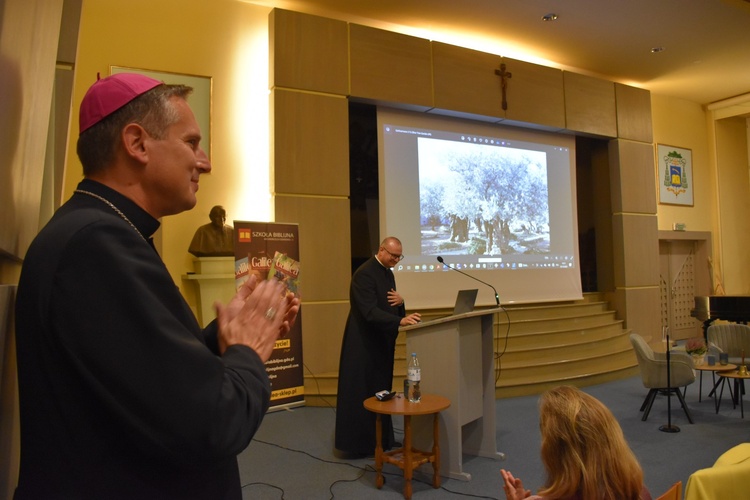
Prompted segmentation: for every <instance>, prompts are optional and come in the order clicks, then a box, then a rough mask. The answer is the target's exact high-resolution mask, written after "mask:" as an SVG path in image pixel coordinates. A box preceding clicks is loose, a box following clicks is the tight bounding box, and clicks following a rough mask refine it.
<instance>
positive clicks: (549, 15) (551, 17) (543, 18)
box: [542, 12, 557, 21]
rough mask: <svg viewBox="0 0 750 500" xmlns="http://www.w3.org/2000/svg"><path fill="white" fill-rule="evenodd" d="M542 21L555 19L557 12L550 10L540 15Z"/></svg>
mask: <svg viewBox="0 0 750 500" xmlns="http://www.w3.org/2000/svg"><path fill="white" fill-rule="evenodd" d="M542 21H557V14H554V13H552V12H550V13H549V14H545V15H543V16H542Z"/></svg>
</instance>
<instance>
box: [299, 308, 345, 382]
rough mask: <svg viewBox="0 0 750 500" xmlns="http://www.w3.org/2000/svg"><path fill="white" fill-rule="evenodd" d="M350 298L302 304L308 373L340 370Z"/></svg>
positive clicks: (316, 373) (306, 371) (304, 348)
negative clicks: (340, 300)
mask: <svg viewBox="0 0 750 500" xmlns="http://www.w3.org/2000/svg"><path fill="white" fill-rule="evenodd" d="M348 314H349V301H348V300H347V301H345V302H328V303H317V302H316V303H312V304H308V303H305V304H303V306H302V332H303V335H302V351H303V352H304V359H305V367H306V369H305V373H306V375H309V374H310V372H312V374H313V375H314V376H315V375H319V374H324V373H332V372H334V373H337V372H338V370H339V355H340V353H341V339H342V338H343V336H344V327H345V326H346V317H347V315H348Z"/></svg>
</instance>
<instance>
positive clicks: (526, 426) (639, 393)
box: [239, 374, 750, 500]
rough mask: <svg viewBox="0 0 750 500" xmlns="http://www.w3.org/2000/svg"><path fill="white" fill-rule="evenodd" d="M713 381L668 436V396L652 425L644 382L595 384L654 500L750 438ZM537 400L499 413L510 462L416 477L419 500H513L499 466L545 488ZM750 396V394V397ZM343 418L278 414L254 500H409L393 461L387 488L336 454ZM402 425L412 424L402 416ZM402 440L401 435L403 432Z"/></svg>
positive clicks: (267, 425)
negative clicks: (718, 398) (452, 475)
mask: <svg viewBox="0 0 750 500" xmlns="http://www.w3.org/2000/svg"><path fill="white" fill-rule="evenodd" d="M710 386H711V376H710V374H704V376H703V391H702V396H703V397H702V401H701V402H699V401H698V379H696V382H695V383H694V384H693V385H691V386H689V387H688V390H687V396H686V401H687V404H688V406H689V408H690V411H691V413H692V416H693V420H694V422H695V423H694V424H690V423H688V421H687V418H686V417H685V413H684V412H683V411H682V408H681V407H680V406H679V402H678V401H677V399H676V398H672V401H671V403H672V405H671V406H672V414H671V422H672V424H673V425H676V426H678V427H679V428H680V432H678V433H666V432H662V431H660V430H659V427H660V426H662V425H664V424H667V423H668V421H669V419H668V412H667V398H666V396H659V397H658V398H657V400H656V402H655V403H654V406H653V408H652V410H651V414H650V415H649V418H648V420H647V421H646V422H643V421H641V416H642V414H641V412H640V411H639V408H640V406H641V403H642V402H643V399H644V398H645V397H646V393H647V392H648V391H647V390H646V389H644V388H643V386H642V384H641V381H640V378H637V377H636V378H629V379H626V380H621V381H617V382H611V383H607V384H602V385H597V386H591V387H586V388H584V389H583V390H584V391H586V392H588V393H589V394H592V395H593V396H595V397H597V398H599V399H600V400H601V401H602V402H604V403H605V404H606V405H607V406H608V407H609V408H610V409H611V410H612V412H613V413H614V414H615V416H616V417H617V418H618V420H619V421H620V425H621V426H622V428H623V431H624V433H625V436H626V437H627V439H628V441H629V442H630V445H631V447H632V448H633V451H634V452H635V454H636V456H637V457H638V459H639V460H640V462H641V465H642V466H643V469H644V472H645V480H646V485H647V487H648V488H649V490H650V491H651V493H652V495H653V496H654V497H656V496H658V495H659V494H661V493H662V492H664V491H665V490H666V489H667V488H668V487H669V486H671V485H672V483H674V482H675V481H678V480H681V481H682V482H683V487H684V485H685V484H686V483H687V480H688V477H689V476H690V474H691V473H692V472H693V471H695V470H697V469H702V468H706V467H710V466H711V465H713V463H714V461H715V460H716V458H718V456H719V455H721V453H723V452H724V451H726V450H727V449H729V448H731V447H732V446H735V445H737V444H739V443H742V442H750V400H748V401H745V403H746V404H745V406H747V408H745V410H746V412H747V413H748V414H747V415H746V416H745V418H744V419H742V418H741V417H740V407H739V406H737V408H736V409H735V408H733V406H732V402H731V400H730V399H729V395H728V393H727V391H725V392H724V397H723V400H722V402H721V408H720V410H719V413H718V415H717V414H716V412H715V407H714V401H713V399H708V398H707V397H706V396H707V394H708V392H709V391H710ZM537 399H538V398H537V397H536V396H529V397H520V398H510V399H499V400H497V402H496V411H497V444H498V450H499V451H502V452H504V453H505V454H506V459H505V460H504V461H496V460H491V459H488V458H478V457H472V456H465V457H464V470H465V471H467V472H469V473H470V474H471V475H472V479H471V481H459V480H455V479H448V478H445V477H444V478H443V480H442V487H441V488H440V489H437V490H436V489H433V488H432V487H431V485H430V476H429V473H430V470H431V469H426V473H424V474H419V473H417V474H416V476H415V480H414V481H413V483H412V484H413V498H414V499H420V498H422V499H432V498H435V499H443V498H459V497H468V498H492V499H504V498H505V497H504V494H503V491H502V487H501V481H500V474H499V472H498V471H499V469H500V468H505V469H508V470H510V471H512V472H513V473H514V474H515V475H516V476H517V477H520V478H521V479H523V480H524V484H525V486H526V487H527V488H530V489H531V490H532V491H536V490H537V489H538V488H539V487H540V486H541V485H542V484H543V482H544V471H543V468H542V465H541V462H540V459H539V430H538V411H537ZM748 399H750V398H748ZM334 420H335V414H334V410H333V409H332V408H319V407H316V408H313V407H300V408H296V409H293V410H282V411H277V412H274V413H269V414H268V415H267V416H266V419H265V421H264V423H263V425H262V426H261V429H260V430H259V432H258V433H257V435H256V437H255V440H254V441H253V442H252V443H251V444H250V446H249V447H248V448H247V449H246V450H245V451H244V452H243V453H242V454H241V455H240V457H239V463H240V470H241V475H242V481H243V485H244V488H243V498H245V499H261V500H265V499H282V498H284V499H329V498H340V499H389V498H390V499H398V498H403V495H402V489H403V484H404V482H403V478H402V475H401V471H400V470H399V469H397V468H396V467H394V466H390V465H386V466H385V467H384V472H385V474H386V484H385V485H384V486H383V488H382V489H381V490H378V489H377V488H376V487H375V473H374V469H373V464H374V461H373V460H372V459H369V460H368V459H361V460H352V461H344V460H339V459H337V458H335V457H334V455H333V430H334ZM394 424H395V425H396V427H397V429H398V428H400V426H401V425H402V421H400V420H399V419H394ZM396 437H397V439H399V438H400V436H399V435H397V436H396Z"/></svg>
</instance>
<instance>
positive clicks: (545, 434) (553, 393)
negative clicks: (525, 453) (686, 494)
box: [500, 386, 651, 500]
mask: <svg viewBox="0 0 750 500" xmlns="http://www.w3.org/2000/svg"><path fill="white" fill-rule="evenodd" d="M539 427H540V430H541V434H542V449H541V456H542V462H543V463H544V469H545V471H546V473H547V481H546V483H545V486H544V487H543V488H542V489H540V490H539V491H538V492H537V494H536V495H532V494H531V491H530V490H527V489H524V487H523V482H522V481H521V479H519V478H516V477H513V474H511V473H510V472H509V471H506V470H501V471H500V472H501V474H502V476H503V481H504V486H503V489H504V490H505V496H506V498H507V499H508V500H521V499H532V500H573V499H588V498H595V499H597V500H651V494H650V493H649V492H648V490H647V489H646V487H645V486H644V485H643V470H642V469H641V466H640V464H639V463H638V460H637V459H636V458H635V455H634V454H633V452H632V450H631V449H630V447H629V446H628V443H627V442H626V441H625V436H624V435H623V433H622V429H621V428H620V424H618V423H617V420H616V419H615V417H614V415H612V412H611V411H609V409H608V408H607V407H606V406H604V405H603V404H602V403H601V401H599V400H598V399H596V398H595V397H593V396H591V395H589V394H586V393H585V392H583V391H581V390H579V389H576V388H575V387H571V386H560V387H556V388H554V389H550V390H549V391H547V392H545V393H544V394H542V396H541V398H540V400H539Z"/></svg>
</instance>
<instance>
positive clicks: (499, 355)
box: [494, 306, 510, 387]
mask: <svg viewBox="0 0 750 500" xmlns="http://www.w3.org/2000/svg"><path fill="white" fill-rule="evenodd" d="M500 308H501V309H502V310H503V312H504V313H505V319H506V320H507V322H508V327H507V328H506V330H505V344H504V345H503V350H502V352H498V349H497V343H498V342H499V341H500V336H499V335H498V336H497V337H495V353H494V354H495V361H496V362H497V369H496V370H495V387H497V381H498V380H500V373H501V372H502V357H503V355H504V354H505V352H506V351H507V350H508V337H509V336H510V314H508V310H507V309H505V308H504V307H503V306H500ZM498 328H500V325H499V324H498Z"/></svg>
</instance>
